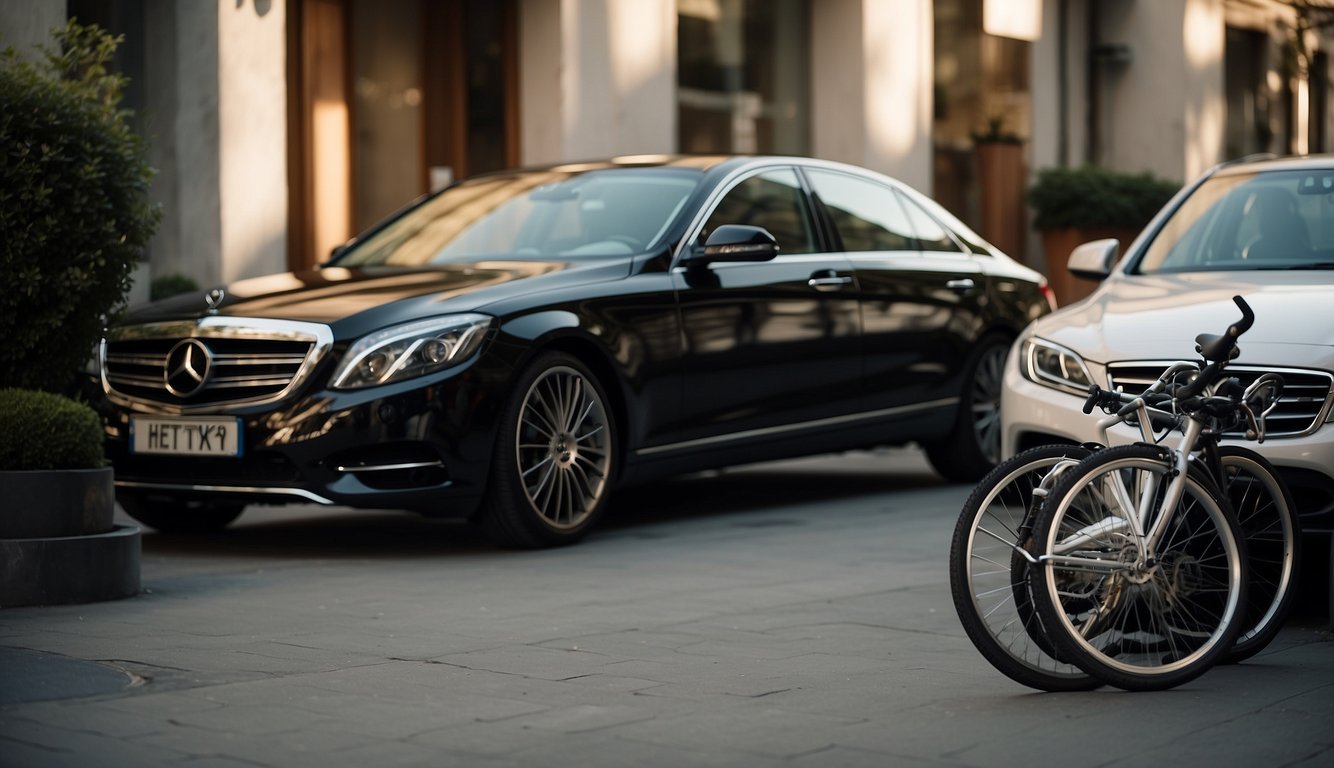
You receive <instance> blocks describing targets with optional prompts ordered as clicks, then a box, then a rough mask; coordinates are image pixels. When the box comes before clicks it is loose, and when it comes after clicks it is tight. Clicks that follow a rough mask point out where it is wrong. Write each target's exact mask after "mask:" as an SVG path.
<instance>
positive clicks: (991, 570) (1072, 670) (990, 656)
mask: <svg viewBox="0 0 1334 768" xmlns="http://www.w3.org/2000/svg"><path fill="white" fill-rule="evenodd" d="M1088 455H1089V450H1088V449H1087V448H1084V447H1082V446H1076V445H1043V446H1038V447H1036V448H1031V449H1029V450H1027V451H1024V452H1022V453H1019V454H1017V455H1015V456H1014V457H1012V458H1010V459H1008V460H1006V461H1003V462H1001V463H1000V464H999V465H997V466H996V467H995V468H994V469H993V470H991V471H990V472H989V473H987V475H986V476H985V477H983V478H982V480H981V481H980V482H978V484H977V487H976V488H974V489H973V492H972V494H971V495H969V497H968V500H967V501H965V502H964V505H963V509H962V510H961V511H960V513H959V520H958V522H957V523H955V526H954V536H953V539H952V540H951V543H950V592H951V594H952V596H953V598H954V609H955V611H957V612H958V614H959V623H960V624H962V625H963V628H964V631H965V632H966V633H967V634H968V638H969V639H970V640H972V641H973V645H974V646H976V647H977V649H978V651H979V652H980V653H981V654H982V656H983V657H984V658H985V659H986V660H987V661H988V662H990V663H991V665H992V666H993V667H995V668H996V669H997V670H998V671H1000V672H1001V673H1002V674H1004V675H1005V676H1006V677H1008V678H1010V679H1011V680H1014V681H1015V682H1017V683H1019V684H1021V685H1026V686H1028V687H1030V688H1037V689H1038V690H1042V691H1086V690H1091V689H1093V688H1097V687H1098V686H1100V685H1102V683H1101V681H1099V680H1097V679H1095V678H1092V677H1090V676H1089V675H1087V674H1085V673H1084V672H1083V671H1082V670H1080V669H1079V668H1078V667H1075V666H1073V665H1071V664H1067V663H1064V662H1062V661H1058V660H1057V659H1056V658H1055V657H1053V656H1052V649H1051V645H1050V641H1048V640H1047V638H1046V633H1045V632H1044V631H1043V629H1042V627H1041V624H1040V623H1039V621H1038V618H1037V615H1036V613H1035V612H1034V609H1033V601H1032V596H1031V595H1030V594H1029V589H1030V586H1029V578H1028V568H1029V561H1028V559H1027V558H1026V557H1025V554H1027V551H1026V550H1027V549H1029V548H1031V547H1030V546H1029V545H1030V544H1031V537H1032V529H1033V522H1034V521H1033V517H1032V510H1033V508H1034V506H1035V505H1034V503H1033V502H1034V496H1033V491H1034V490H1035V489H1037V487H1038V486H1039V484H1041V482H1042V480H1043V478H1044V477H1046V476H1047V474H1048V473H1049V472H1051V471H1052V468H1053V467H1055V466H1056V465H1058V464H1060V463H1062V462H1068V463H1070V464H1071V465H1073V464H1074V463H1076V462H1078V461H1081V460H1083V459H1084V458H1086V457H1087V456H1088Z"/></svg>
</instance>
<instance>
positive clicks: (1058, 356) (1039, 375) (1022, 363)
mask: <svg viewBox="0 0 1334 768" xmlns="http://www.w3.org/2000/svg"><path fill="white" fill-rule="evenodd" d="M1019 370H1020V372H1021V373H1023V375H1024V378H1026V379H1028V380H1029V381H1032V382H1036V383H1038V384H1042V385H1044V386H1048V387H1052V388H1054V389H1059V390H1061V391H1062V392H1069V393H1070V394H1073V395H1080V396H1084V395H1087V394H1088V389H1089V385H1090V384H1092V383H1093V377H1092V376H1090V375H1089V370H1088V367H1087V366H1085V365H1084V360H1083V359H1082V358H1080V356H1079V355H1078V354H1076V353H1075V352H1073V351H1071V350H1069V349H1066V348H1065V347H1062V346H1060V345H1057V344H1052V343H1051V342H1050V341H1045V340H1043V339H1037V338H1030V339H1027V340H1025V341H1024V346H1023V355H1022V356H1021V357H1020V359H1019Z"/></svg>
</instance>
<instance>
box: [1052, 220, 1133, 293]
mask: <svg viewBox="0 0 1334 768" xmlns="http://www.w3.org/2000/svg"><path fill="white" fill-rule="evenodd" d="M1138 235H1139V232H1137V231H1135V230H1132V229H1118V228H1115V227H1088V228H1080V227H1066V228H1062V229H1048V230H1044V231H1043V233H1042V250H1043V254H1044V255H1045V257H1046V260H1047V270H1046V274H1047V282H1048V283H1050V284H1051V289H1052V291H1053V292H1055V294H1056V303H1057V304H1058V305H1059V306H1062V307H1064V306H1067V305H1069V304H1073V303H1075V302H1076V301H1079V300H1080V299H1082V298H1084V297H1085V296H1088V295H1089V294H1090V293H1093V289H1095V288H1097V287H1098V283H1097V281H1096V280H1088V279H1086V278H1082V277H1076V276H1075V275H1073V274H1071V273H1070V270H1069V268H1068V267H1067V264H1066V263H1067V262H1068V261H1069V260H1070V252H1071V251H1073V250H1074V249H1075V248H1076V247H1077V246H1080V245H1083V244H1084V243H1087V242H1091V241H1093V240H1101V239H1103V238H1105V237H1114V238H1116V239H1117V240H1120V241H1121V250H1120V254H1124V253H1125V252H1126V248H1127V247H1128V246H1129V245H1130V243H1131V241H1132V240H1134V239H1135V237H1136V236H1138Z"/></svg>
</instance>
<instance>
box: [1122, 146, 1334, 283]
mask: <svg viewBox="0 0 1334 768" xmlns="http://www.w3.org/2000/svg"><path fill="white" fill-rule="evenodd" d="M1331 267H1334V170H1325V169H1321V170H1293V171H1266V172H1261V173H1252V174H1226V175H1220V176H1215V177H1213V178H1211V179H1209V180H1208V181H1206V182H1205V183H1204V184H1202V185H1201V186H1200V188H1199V189H1197V190H1195V192H1194V193H1193V194H1191V196H1190V197H1189V198H1187V199H1186V201H1185V202H1184V203H1183V204H1182V205H1181V207H1180V208H1178V209H1177V210H1176V212H1175V213H1173V214H1172V216H1171V218H1170V219H1168V220H1167V222H1166V224H1165V225H1164V226H1163V228H1162V231H1160V232H1159V233H1158V235H1157V236H1156V237H1155V238H1154V239H1153V242H1152V243H1150V244H1149V247H1148V249H1147V250H1146V251H1145V252H1144V256H1143V257H1142V258H1141V259H1140V261H1139V263H1138V264H1137V265H1136V267H1135V268H1134V269H1133V271H1134V272H1136V273H1139V274H1155V273H1160V272H1210V271H1222V270H1260V269H1329V268H1331Z"/></svg>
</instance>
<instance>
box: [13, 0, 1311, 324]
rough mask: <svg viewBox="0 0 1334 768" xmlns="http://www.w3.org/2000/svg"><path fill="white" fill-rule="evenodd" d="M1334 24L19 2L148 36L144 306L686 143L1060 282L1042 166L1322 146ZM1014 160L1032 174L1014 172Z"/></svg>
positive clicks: (973, 10)
mask: <svg viewBox="0 0 1334 768" xmlns="http://www.w3.org/2000/svg"><path fill="white" fill-rule="evenodd" d="M1329 15H1330V9H1329V8H1327V7H1326V3H1325V2H1324V0H1153V1H1152V2H1149V1H1148V0H934V1H933V0H392V2H385V1H384V0H216V1H214V2H211V1H210V0H191V1H190V2H179V1H178V0H9V1H8V2H6V3H4V4H3V5H0V43H2V44H4V45H14V46H16V47H17V48H19V49H20V50H25V49H29V48H30V47H31V46H32V45H33V44H36V43H39V42H41V41H43V40H44V39H45V37H46V32H47V31H48V30H49V29H51V28H52V27H55V26H58V25H60V24H61V23H63V22H64V20H65V19H66V18H68V17H76V18H78V19H79V20H80V21H81V22H84V23H89V22H92V23H97V24H99V25H101V26H103V27H105V28H107V29H110V30H111V31H113V32H116V33H118V34H123V35H124V37H125V42H124V43H123V45H122V47H121V49H120V52H119V54H118V65H119V66H120V67H121V68H122V69H123V70H124V71H125V73H126V74H127V75H129V76H130V78H131V81H132V85H131V88H130V90H129V92H128V94H127V101H128V104H127V105H128V106H130V107H131V108H133V109H134V110H135V111H136V113H137V116H138V120H139V121H140V124H141V128H142V130H143V132H144V134H145V135H146V136H147V137H148V139H149V146H150V162H151V164H152V165H153V166H154V167H155V168H157V169H158V176H157V178H156V180H155V183H154V190H153V194H154V195H155V197H156V198H157V200H158V201H159V202H161V203H162V205H163V210H164V218H163V222H162V226H161V229H160V231H159V233H158V235H157V237H156V239H155V241H154V243H153V245H152V247H151V252H150V254H149V257H150V258H149V262H148V264H147V265H146V266H145V267H144V268H143V269H142V270H141V274H142V276H143V278H144V279H142V280H140V281H139V285H138V287H137V288H136V294H135V296H134V298H136V299H144V298H146V296H147V293H146V288H145V287H144V286H146V284H147V282H148V279H147V278H149V277H156V276H164V275H172V274H181V275H185V276H188V277H191V278H193V279H194V280H196V281H197V282H198V283H200V284H201V285H209V284H214V283H218V282H225V281H230V280H235V279H239V278H244V277H250V276H255V275H260V274H266V273H270V272H275V271H282V270H286V269H303V268H308V267H311V266H314V265H317V264H319V263H320V262H321V261H322V260H324V259H325V258H327V256H328V254H329V252H330V250H331V249H332V248H334V247H335V246H336V245H338V244H339V243H341V242H343V241H344V240H346V239H347V238H349V237H351V236H352V235H354V234H355V233H356V232H358V231H360V230H362V229H364V228H365V227H368V226H370V225H371V224H373V223H374V222H375V221H377V220H379V219H380V218H382V217H383V216H385V215H387V214H389V213H391V212H392V211H394V210H395V209H397V208H398V207H399V206H401V205H403V204H404V203H406V202H408V201H409V200H411V199H413V198H415V197H416V196H418V195H420V194H423V193H425V192H427V191H429V190H431V189H434V188H437V187H439V186H440V185H442V184H445V183H448V181H450V180H451V179H455V178H459V177H462V176H466V175H469V174H473V173H478V172H484V171H489V170H495V169H499V168H503V167H508V166H516V165H532V164H540V163H553V162H577V161H579V160H583V159H590V158H597V157H607V156H620V155H637V154H660V153H674V152H751V153H768V152H774V153H792V154H802V155H811V156H816V157H822V158H827V159H832V160H842V161H847V162H852V163H856V164H859V165H865V166H868V167H871V168H874V169H876V170H880V171H883V172H886V173H889V174H891V175H894V176H896V177H898V178H900V179H902V180H903V181H905V182H907V183H909V184H911V185H912V186H914V187H917V188H918V189H920V190H922V191H924V192H927V193H928V194H931V195H933V196H935V197H936V198H937V199H939V200H940V201H941V202H942V203H944V204H945V205H946V206H947V207H949V208H951V209H952V210H954V211H955V212H956V213H957V214H958V215H960V216H961V217H962V218H963V219H964V220H965V221H968V222H969V223H970V224H973V225H974V226H975V227H976V228H978V229H979V230H980V231H981V232H982V234H983V235H985V236H987V237H988V238H990V239H992V240H993V242H995V243H996V244H997V245H999V246H1001V247H1002V248H1004V249H1006V250H1008V251H1010V252H1011V253H1012V254H1013V255H1015V256H1017V257H1018V258H1020V259H1021V260H1024V261H1026V262H1028V263H1030V264H1033V265H1034V266H1037V267H1039V268H1042V267H1043V266H1044V263H1043V255H1042V254H1041V252H1040V248H1039V247H1038V243H1037V239H1036V238H1035V237H1032V236H1031V232H1029V231H1028V230H1029V225H1028V219H1029V217H1028V212H1027V210H1026V209H1025V207H1024V205H1023V194H1024V190H1025V189H1026V186H1027V184H1028V182H1029V180H1030V179H1031V177H1032V174H1033V173H1035V172H1036V171H1037V170H1039V169H1041V168H1044V167H1049V166H1057V165H1081V164H1085V163H1092V164H1097V165H1103V166H1107V167H1111V168H1114V169H1118V170H1125V171H1132V172H1140V171H1151V172H1153V173H1154V174H1156V175H1159V176H1162V177H1165V178H1168V179H1170V180H1174V181H1183V182H1184V181H1186V180H1189V179H1190V178H1192V177H1194V176H1195V175H1197V174H1199V173H1200V172H1202V171H1204V170H1206V169H1207V168H1209V167H1210V166H1212V165H1213V164H1215V163H1217V162H1219V161H1222V160H1224V159H1228V158H1233V157H1239V156H1242V155H1245V154H1250V153H1254V152H1262V151H1267V152H1275V153H1278V154H1287V153H1306V152H1320V151H1324V150H1326V149H1327V144H1328V133H1329V128H1328V127H1329V125H1330V124H1331V120H1332V119H1334V117H1332V115H1334V113H1332V111H1331V110H1332V109H1334V107H1331V105H1330V103H1329V101H1330V100H1329V98H1328V90H1329V85H1328V84H1329V79H1330V62H1329V56H1328V51H1329V50H1330V48H1331V42H1332V39H1331V37H1330V36H1329V35H1328V33H1326V32H1324V29H1325V28H1326V25H1324V22H1327V21H1329V20H1331V19H1330V18H1329ZM998 144H1000V145H1006V146H1008V147H1010V150H1009V155H1010V156H1011V158H1017V159H1012V160H1009V161H1006V162H1008V163H1009V165H1008V166H1004V165H999V166H998V165H994V164H991V163H992V161H991V160H990V159H989V158H990V156H991V155H990V154H989V149H988V148H989V147H991V146H992V145H998ZM998 168H1000V169H1001V170H1000V171H998V170H996V169H998ZM997 190H1000V192H999V193H998V192H997Z"/></svg>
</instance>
